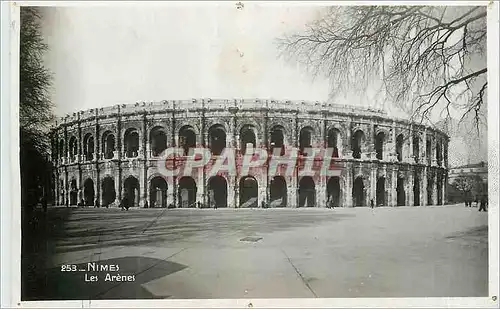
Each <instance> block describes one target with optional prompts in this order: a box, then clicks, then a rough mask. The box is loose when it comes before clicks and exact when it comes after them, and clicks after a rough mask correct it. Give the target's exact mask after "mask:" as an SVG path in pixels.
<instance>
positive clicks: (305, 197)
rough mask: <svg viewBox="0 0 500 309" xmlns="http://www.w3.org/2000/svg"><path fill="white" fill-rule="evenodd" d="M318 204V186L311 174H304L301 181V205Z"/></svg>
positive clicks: (312, 205) (310, 205)
mask: <svg viewBox="0 0 500 309" xmlns="http://www.w3.org/2000/svg"><path fill="white" fill-rule="evenodd" d="M315 206H316V186H315V184H314V180H313V179H312V177H310V176H304V177H302V178H301V179H300V181H299V207H315Z"/></svg>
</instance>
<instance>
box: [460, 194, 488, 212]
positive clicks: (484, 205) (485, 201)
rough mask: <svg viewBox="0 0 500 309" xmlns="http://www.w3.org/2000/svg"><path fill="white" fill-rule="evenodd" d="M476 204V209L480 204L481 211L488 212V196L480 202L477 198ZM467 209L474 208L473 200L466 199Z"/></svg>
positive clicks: (482, 197) (483, 197)
mask: <svg viewBox="0 0 500 309" xmlns="http://www.w3.org/2000/svg"><path fill="white" fill-rule="evenodd" d="M475 203H476V205H475V207H477V206H478V204H479V211H487V206H488V198H487V197H486V196H481V198H480V199H479V200H478V198H477V197H476V200H475ZM465 207H472V199H465Z"/></svg>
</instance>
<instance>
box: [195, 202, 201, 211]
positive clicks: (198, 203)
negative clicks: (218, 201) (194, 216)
mask: <svg viewBox="0 0 500 309" xmlns="http://www.w3.org/2000/svg"><path fill="white" fill-rule="evenodd" d="M196 204H197V205H198V209H201V203H200V201H198V202H197V203H196Z"/></svg>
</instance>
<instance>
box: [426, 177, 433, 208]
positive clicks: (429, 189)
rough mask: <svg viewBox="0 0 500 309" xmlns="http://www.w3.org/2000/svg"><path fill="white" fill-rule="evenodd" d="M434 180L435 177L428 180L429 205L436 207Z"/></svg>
mask: <svg viewBox="0 0 500 309" xmlns="http://www.w3.org/2000/svg"><path fill="white" fill-rule="evenodd" d="M433 189H434V179H433V177H429V178H427V205H434V201H433V200H432V197H433Z"/></svg>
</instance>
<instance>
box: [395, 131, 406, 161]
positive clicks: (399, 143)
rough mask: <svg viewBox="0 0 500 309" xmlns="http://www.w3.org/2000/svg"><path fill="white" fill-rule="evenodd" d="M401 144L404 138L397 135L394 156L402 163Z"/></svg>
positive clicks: (401, 135)
mask: <svg viewBox="0 0 500 309" xmlns="http://www.w3.org/2000/svg"><path fill="white" fill-rule="evenodd" d="M403 143H404V136H403V134H399V135H398V137H396V155H397V158H398V161H399V162H401V161H403Z"/></svg>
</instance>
